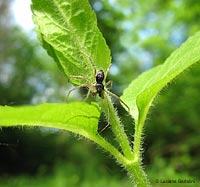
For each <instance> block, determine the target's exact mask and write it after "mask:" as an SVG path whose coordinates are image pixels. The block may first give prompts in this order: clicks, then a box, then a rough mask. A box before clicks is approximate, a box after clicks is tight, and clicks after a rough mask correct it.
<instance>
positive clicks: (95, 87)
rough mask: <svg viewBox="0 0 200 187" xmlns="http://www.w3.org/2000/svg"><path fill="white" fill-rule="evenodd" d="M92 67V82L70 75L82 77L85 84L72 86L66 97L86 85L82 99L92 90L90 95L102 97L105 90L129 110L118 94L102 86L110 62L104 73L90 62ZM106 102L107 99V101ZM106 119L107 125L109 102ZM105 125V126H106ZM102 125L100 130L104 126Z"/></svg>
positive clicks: (109, 82)
mask: <svg viewBox="0 0 200 187" xmlns="http://www.w3.org/2000/svg"><path fill="white" fill-rule="evenodd" d="M92 65H93V67H94V76H95V82H94V83H93V84H89V83H88V81H87V79H86V78H85V77H83V76H70V78H77V79H83V80H85V81H86V83H85V84H81V85H79V86H77V87H74V88H72V89H71V90H70V91H69V92H68V95H67V98H68V97H69V95H70V93H71V92H72V91H74V90H76V89H78V88H82V87H86V88H88V93H87V95H86V98H85V99H84V100H87V98H88V97H89V95H90V92H92V95H93V96H95V97H96V95H99V97H100V98H102V99H104V94H105V92H106V93H108V94H109V95H111V96H113V97H115V98H116V99H118V100H119V101H120V102H121V103H122V104H123V105H124V106H125V107H126V108H127V109H128V111H129V107H128V106H127V105H126V103H125V102H124V101H123V100H121V99H120V97H119V96H117V95H116V94H114V93H112V92H110V91H109V90H107V89H106V87H105V86H104V83H103V82H104V80H106V78H107V75H108V72H109V70H110V67H111V65H112V64H110V66H109V67H108V69H107V70H106V73H105V74H104V71H103V70H99V71H96V66H95V65H94V64H93V63H92ZM111 83H112V82H111V81H108V82H107V83H106V85H108V84H111ZM107 103H108V101H107ZM107 118H108V119H107V120H108V125H109V121H110V109H109V104H108V116H107ZM108 125H107V126H108ZM107 126H106V127H107ZM106 127H104V128H103V129H102V130H101V132H102V131H103V130H104V129H105V128H106Z"/></svg>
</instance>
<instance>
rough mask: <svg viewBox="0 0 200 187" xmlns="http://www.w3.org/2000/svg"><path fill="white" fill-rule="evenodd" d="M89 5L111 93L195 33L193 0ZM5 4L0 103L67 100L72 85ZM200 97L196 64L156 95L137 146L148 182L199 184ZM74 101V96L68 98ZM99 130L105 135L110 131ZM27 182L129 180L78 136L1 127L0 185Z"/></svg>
mask: <svg viewBox="0 0 200 187" xmlns="http://www.w3.org/2000/svg"><path fill="white" fill-rule="evenodd" d="M90 2H91V4H92V6H93V8H94V10H95V12H96V14H97V19H98V25H99V28H100V30H101V31H102V33H103V35H104V37H105V38H106V41H107V44H108V45H109V47H110V49H111V52H112V64H113V66H112V68H111V70H110V74H109V78H108V79H111V80H112V81H113V92H114V93H116V94H118V95H121V94H122V92H123V89H124V88H126V87H127V86H128V84H129V83H130V82H131V81H132V80H133V79H134V78H136V77H137V75H139V74H140V73H141V72H143V71H145V70H147V69H149V68H151V67H154V66H156V65H158V64H162V63H163V62H164V61H165V59H166V58H167V57H168V56H169V55H170V53H171V52H172V51H173V50H175V49H176V48H177V47H179V46H180V45H181V43H183V42H184V41H185V40H186V39H187V38H188V37H189V36H190V35H192V34H194V33H195V32H197V31H198V30H200V26H199V22H200V11H199V10H200V1H198V0H196V1H187V0H180V1H161V0H153V1H152V2H151V3H147V1H144V0H141V1H137V0H135V1H130V0H122V1H116V2H114V1H97V0H91V1H90ZM112 2H114V3H112ZM12 3H13V1H12V0H7V1H0V104H1V105H11V106H14V105H22V104H39V103H44V102H66V101H65V97H66V94H67V91H68V90H69V89H70V88H71V85H70V84H69V83H68V82H67V79H66V78H65V77H64V75H63V74H62V73H61V72H60V71H59V70H58V68H57V66H56V63H54V62H53V60H52V59H51V58H50V57H48V56H47V54H46V52H45V51H44V50H43V49H42V48H41V46H40V45H39V43H38V41H37V40H36V38H35V37H33V36H35V31H34V30H33V31H30V32H25V31H24V30H23V29H22V28H20V27H19V26H18V25H16V24H15V22H14V21H13V17H12V14H11V9H10V7H11V4H12ZM19 11H22V10H19ZM83 92H84V91H83ZM199 93H200V64H196V65H194V66H193V67H192V68H190V69H189V70H187V71H186V72H185V73H183V74H182V75H181V76H179V77H178V78H177V79H176V80H175V81H173V82H172V83H170V84H169V85H168V86H167V87H166V88H164V89H163V90H162V91H161V93H160V94H159V96H158V97H157V98H156V100H155V103H154V106H153V107H152V109H151V112H150V113H149V115H148V119H147V121H146V125H145V131H144V144H143V149H144V151H143V157H144V158H143V163H144V167H145V170H146V172H147V175H149V177H150V180H151V182H152V183H153V184H154V181H155V180H156V179H157V178H159V179H178V178H180V179H195V180H196V182H197V181H199V179H200V178H199V177H200V176H199V173H200V143H199V135H200V130H199V129H200V128H199V125H200V117H199V114H200V107H199V106H200V98H199ZM80 97H81V95H79V94H74V95H73V98H72V100H81V98H80ZM116 107H117V108H118V110H119V113H120V115H122V120H123V121H124V122H125V127H126V129H127V132H129V134H131V133H132V132H133V126H132V125H130V124H131V123H130V121H131V119H129V118H128V117H127V115H126V114H125V113H124V110H123V109H122V108H121V106H120V105H119V106H118V105H117V104H116ZM102 123H103V122H102ZM100 125H102V126H103V124H100ZM103 133H105V134H106V135H107V136H109V134H110V131H109V128H108V129H106V130H105V131H104V132H103ZM27 184H29V186H35V185H37V186H55V185H56V186H62V187H63V186H70V187H71V186H87V187H89V186H96V187H100V186H105V185H108V186H111V187H117V186H124V187H126V186H130V181H129V179H128V177H127V176H126V173H125V171H123V170H122V169H121V168H120V166H118V164H116V162H115V161H114V160H113V159H112V158H110V157H109V156H108V154H107V153H105V152H104V151H103V150H102V149H101V148H100V149H99V148H97V146H96V145H95V144H93V143H91V142H90V141H87V140H86V139H84V138H81V137H79V136H76V135H73V134H71V133H69V132H65V131H60V130H57V129H47V128H27V127H21V126H19V127H18V128H1V129H0V186H4V187H5V186H13V185H14V186H27ZM155 186H156V184H155ZM169 186H173V185H169ZM190 186H191V185H190Z"/></svg>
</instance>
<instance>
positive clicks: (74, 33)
mask: <svg viewBox="0 0 200 187" xmlns="http://www.w3.org/2000/svg"><path fill="white" fill-rule="evenodd" d="M31 8H32V12H33V19H34V22H35V25H36V30H37V33H38V37H39V39H40V41H41V43H42V45H43V47H44V48H45V49H46V50H47V52H48V54H49V55H50V56H52V57H53V58H54V59H55V61H56V62H57V64H58V66H59V67H60V68H61V70H62V71H63V72H64V73H65V74H66V75H67V76H68V77H69V78H70V76H83V77H84V78H85V80H83V79H77V78H73V79H71V82H72V83H74V84H77V85H80V84H83V83H86V80H87V81H88V83H89V84H92V83H93V82H94V81H95V80H94V66H95V67H96V69H97V70H99V69H102V70H104V71H106V70H107V68H108V67H109V64H110V61H111V57H110V50H109V48H108V46H107V45H106V42H105V40H104V38H103V36H102V34H101V32H100V31H99V29H98V27H97V20H96V16H95V14H94V11H93V10H92V9H91V7H90V5H89V3H88V0H64V1H63V0H51V1H49V0H32V5H31Z"/></svg>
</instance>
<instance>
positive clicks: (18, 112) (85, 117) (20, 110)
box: [0, 102, 100, 139]
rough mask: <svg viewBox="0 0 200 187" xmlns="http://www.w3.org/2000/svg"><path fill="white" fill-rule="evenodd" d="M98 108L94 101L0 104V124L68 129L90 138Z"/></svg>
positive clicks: (98, 114) (96, 118) (95, 129)
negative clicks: (30, 104)
mask: <svg viewBox="0 0 200 187" xmlns="http://www.w3.org/2000/svg"><path fill="white" fill-rule="evenodd" d="M99 116H100V108H99V106H98V105H97V104H96V103H92V104H87V103H83V102H81V103H80V102H76V103H70V104H54V103H52V104H47V103H46V104H41V105H36V106H20V107H10V106H0V126H18V125H28V126H44V127H52V128H58V129H64V130H68V131H71V132H74V133H77V134H80V135H83V136H85V137H87V138H89V139H90V137H93V136H95V135H96V134H97V129H98V120H99Z"/></svg>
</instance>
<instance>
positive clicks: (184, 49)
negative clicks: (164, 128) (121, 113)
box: [121, 32, 200, 121]
mask: <svg viewBox="0 0 200 187" xmlns="http://www.w3.org/2000/svg"><path fill="white" fill-rule="evenodd" d="M199 60H200V32H198V33H197V34H195V35H194V36H192V37H190V38H189V39H188V40H187V41H186V42H185V43H184V44H183V45H182V46H181V47H180V48H179V49H177V50H176V51H175V52H173V53H172V54H171V56H170V57H169V58H168V59H167V60H166V62H165V63H164V64H162V65H160V66H158V67H155V68H153V69H151V70H149V71H147V72H144V73H143V74H141V75H140V76H139V77H138V78H137V79H135V80H134V81H133V82H132V83H131V84H130V85H129V86H128V88H127V89H126V90H124V93H123V96H122V97H121V99H122V100H123V101H124V102H125V103H126V104H127V105H128V106H129V107H130V110H131V114H132V115H133V117H134V119H135V120H136V121H138V120H140V118H141V117H143V116H144V115H146V113H147V112H148V109H149V107H150V105H151V103H152V101H153V99H154V98H155V96H156V95H157V94H158V92H159V91H160V90H161V89H162V88H163V87H164V86H166V85H167V84H168V83H169V82H170V81H171V80H172V79H174V78H175V77H176V76H177V75H179V74H180V73H182V72H183V71H184V70H185V69H187V68H188V67H190V66H191V65H193V64H194V63H196V62H198V61H199Z"/></svg>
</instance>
